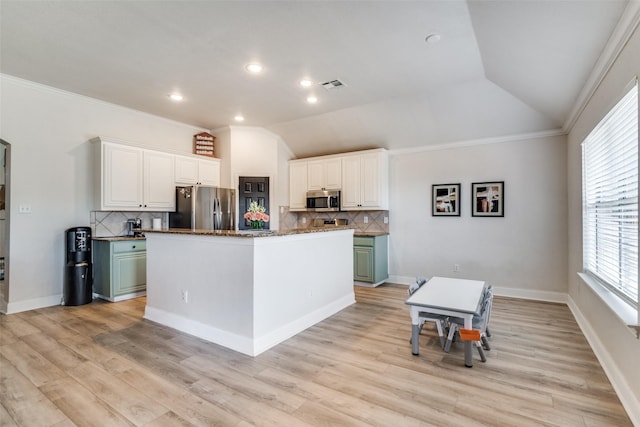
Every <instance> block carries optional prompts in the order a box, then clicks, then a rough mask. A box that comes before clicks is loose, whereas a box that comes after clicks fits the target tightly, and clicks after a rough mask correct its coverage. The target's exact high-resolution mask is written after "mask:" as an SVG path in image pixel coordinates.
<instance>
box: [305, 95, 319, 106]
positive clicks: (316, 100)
mask: <svg viewBox="0 0 640 427" xmlns="http://www.w3.org/2000/svg"><path fill="white" fill-rule="evenodd" d="M307 102H308V103H309V104H315V103H316V102H318V98H316V97H315V96H309V97H308V98H307Z"/></svg>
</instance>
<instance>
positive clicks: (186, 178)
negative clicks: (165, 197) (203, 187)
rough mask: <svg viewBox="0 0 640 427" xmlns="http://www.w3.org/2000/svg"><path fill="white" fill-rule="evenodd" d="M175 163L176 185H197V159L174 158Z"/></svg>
mask: <svg viewBox="0 0 640 427" xmlns="http://www.w3.org/2000/svg"><path fill="white" fill-rule="evenodd" d="M175 163H176V164H175V168H176V184H177V185H181V184H189V185H194V184H197V183H198V159H195V158H193V157H184V156H176V157H175Z"/></svg>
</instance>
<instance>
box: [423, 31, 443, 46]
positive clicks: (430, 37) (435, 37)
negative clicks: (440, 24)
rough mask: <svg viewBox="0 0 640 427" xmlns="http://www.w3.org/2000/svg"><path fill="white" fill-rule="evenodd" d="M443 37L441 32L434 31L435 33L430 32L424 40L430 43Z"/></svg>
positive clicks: (436, 41)
mask: <svg viewBox="0 0 640 427" xmlns="http://www.w3.org/2000/svg"><path fill="white" fill-rule="evenodd" d="M441 39H442V36H441V35H440V34H436V33H433V34H429V35H428V36H427V37H425V39H424V41H426V42H427V43H429V44H436V43H438V42H439V41H440V40H441Z"/></svg>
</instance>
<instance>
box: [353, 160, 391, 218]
mask: <svg viewBox="0 0 640 427" xmlns="http://www.w3.org/2000/svg"><path fill="white" fill-rule="evenodd" d="M341 196H342V209H343V210H387V209H389V158H388V154H387V151H386V150H383V149H379V150H371V151H366V152H362V153H360V154H350V155H346V156H344V157H343V158H342V194H341Z"/></svg>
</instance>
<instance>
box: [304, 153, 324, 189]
mask: <svg viewBox="0 0 640 427" xmlns="http://www.w3.org/2000/svg"><path fill="white" fill-rule="evenodd" d="M323 187H324V161H322V160H314V161H309V162H307V189H308V190H309V191H311V190H323V189H324V188H323Z"/></svg>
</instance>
